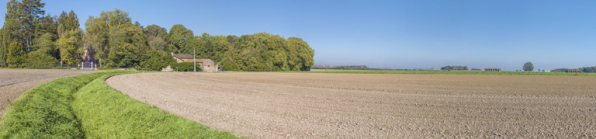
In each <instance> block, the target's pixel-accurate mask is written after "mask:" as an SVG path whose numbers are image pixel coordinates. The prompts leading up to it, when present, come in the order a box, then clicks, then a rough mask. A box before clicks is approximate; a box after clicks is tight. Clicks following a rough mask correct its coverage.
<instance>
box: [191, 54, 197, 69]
mask: <svg viewBox="0 0 596 139" xmlns="http://www.w3.org/2000/svg"><path fill="white" fill-rule="evenodd" d="M195 55H196V54H195V48H192V61H193V62H192V63H195V72H197V57H196V56H195Z"/></svg>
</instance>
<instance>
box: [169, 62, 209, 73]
mask: <svg viewBox="0 0 596 139" xmlns="http://www.w3.org/2000/svg"><path fill="white" fill-rule="evenodd" d="M170 66H171V67H172V69H174V71H194V66H195V64H194V63H189V62H183V63H172V64H170ZM197 71H201V68H200V66H199V64H198V63H197Z"/></svg>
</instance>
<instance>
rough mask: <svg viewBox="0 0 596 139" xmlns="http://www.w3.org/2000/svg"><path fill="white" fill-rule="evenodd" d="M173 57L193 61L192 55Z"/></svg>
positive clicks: (175, 55) (176, 55)
mask: <svg viewBox="0 0 596 139" xmlns="http://www.w3.org/2000/svg"><path fill="white" fill-rule="evenodd" d="M173 57H175V58H178V59H193V58H194V57H192V55H189V54H174V55H173Z"/></svg>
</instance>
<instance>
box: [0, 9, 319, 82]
mask: <svg viewBox="0 0 596 139" xmlns="http://www.w3.org/2000/svg"><path fill="white" fill-rule="evenodd" d="M44 6H45V3H43V2H41V0H22V1H18V0H10V1H9V2H8V3H7V12H6V14H5V22H4V25H3V26H2V29H0V42H1V43H0V67H10V68H15V67H28V68H43V67H47V66H48V65H51V64H79V63H81V60H82V59H81V58H82V56H83V55H84V49H83V48H84V46H85V45H88V46H89V47H90V48H91V50H92V51H93V52H94V54H95V55H94V58H95V59H96V60H97V62H99V64H100V65H101V66H102V67H105V68H130V67H134V68H137V69H142V70H161V68H162V67H165V66H167V65H170V64H173V63H174V62H175V61H174V59H173V58H172V57H171V53H182V54H193V50H195V51H196V55H195V56H196V57H197V58H208V59H211V60H213V61H214V62H215V63H216V64H219V65H220V66H222V67H223V68H224V69H225V70H229V71H308V70H310V68H311V67H312V66H313V64H314V59H313V56H314V50H313V49H312V48H310V46H309V45H308V43H307V42H306V41H304V40H302V39H301V38H297V37H289V38H284V37H281V36H279V35H272V34H269V33H265V32H260V33H255V34H247V35H242V36H235V35H228V36H224V35H210V34H208V33H202V34H200V35H195V34H194V33H193V31H192V30H190V29H187V28H186V27H185V26H184V25H181V24H177V25H174V26H172V27H171V28H170V30H169V32H168V30H167V29H166V28H165V27H161V26H159V25H154V24H153V25H147V26H142V25H141V24H140V23H139V22H134V23H133V22H132V21H133V20H132V18H131V17H130V16H129V14H128V13H127V12H125V11H122V10H120V9H117V8H116V9H115V10H113V11H102V12H101V13H100V14H99V16H90V17H89V18H88V19H87V20H86V21H85V24H84V28H85V30H82V29H81V26H80V24H79V18H78V16H77V15H76V14H75V12H74V11H72V10H71V11H70V12H68V13H67V12H62V13H61V14H60V15H59V16H51V15H46V14H45V11H44V10H43V7H44Z"/></svg>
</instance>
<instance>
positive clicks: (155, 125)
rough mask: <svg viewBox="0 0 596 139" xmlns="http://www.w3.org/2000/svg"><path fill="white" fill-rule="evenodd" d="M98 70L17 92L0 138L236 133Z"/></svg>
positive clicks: (214, 135)
mask: <svg viewBox="0 0 596 139" xmlns="http://www.w3.org/2000/svg"><path fill="white" fill-rule="evenodd" d="M126 73H134V72H130V71H119V72H100V73H90V74H83V75H79V76H74V77H65V78H60V79H56V80H54V81H52V82H49V83H46V84H42V85H39V86H37V87H35V88H33V89H31V90H29V91H27V92H25V93H23V95H21V97H19V99H17V100H16V101H15V102H13V103H12V104H11V105H10V106H9V107H8V108H7V109H6V111H5V115H4V117H3V118H2V119H1V120H2V121H0V138H236V137H235V136H233V135H231V134H230V133H228V132H219V131H214V130H211V129H209V128H207V127H205V126H202V125H199V124H197V123H195V122H192V121H190V120H186V119H183V118H180V117H178V116H175V115H172V114H168V113H167V112H163V111H161V110H159V109H157V108H155V107H151V106H149V105H147V104H144V103H141V102H138V101H136V100H134V99H132V98H129V97H128V96H126V95H123V94H121V93H120V92H118V91H116V90H114V89H112V88H110V87H108V86H106V85H105V84H104V83H103V77H106V76H108V75H116V74H126Z"/></svg>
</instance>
